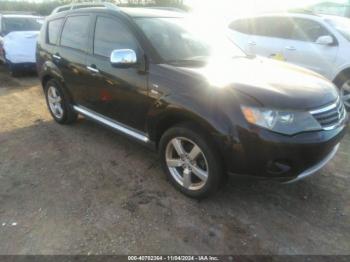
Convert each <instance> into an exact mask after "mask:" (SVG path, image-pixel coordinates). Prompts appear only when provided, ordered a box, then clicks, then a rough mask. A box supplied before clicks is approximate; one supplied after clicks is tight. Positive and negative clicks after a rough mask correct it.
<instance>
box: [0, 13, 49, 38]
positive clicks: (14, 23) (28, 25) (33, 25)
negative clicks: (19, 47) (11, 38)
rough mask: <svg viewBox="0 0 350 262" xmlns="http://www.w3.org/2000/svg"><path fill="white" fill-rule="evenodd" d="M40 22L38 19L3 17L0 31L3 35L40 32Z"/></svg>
mask: <svg viewBox="0 0 350 262" xmlns="http://www.w3.org/2000/svg"><path fill="white" fill-rule="evenodd" d="M42 22H43V21H42V19H40V18H39V17H4V18H3V22H2V31H3V33H4V34H5V35H6V34H8V33H11V32H14V31H40V28H41V25H42Z"/></svg>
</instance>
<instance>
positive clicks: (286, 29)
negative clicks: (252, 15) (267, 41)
mask: <svg viewBox="0 0 350 262" xmlns="http://www.w3.org/2000/svg"><path fill="white" fill-rule="evenodd" d="M292 29H293V23H292V22H291V21H290V20H289V19H288V18H281V17H260V18H257V19H255V21H254V24H253V31H254V34H255V35H259V36H267V37H275V38H284V39H285V38H289V37H290V35H291V32H292Z"/></svg>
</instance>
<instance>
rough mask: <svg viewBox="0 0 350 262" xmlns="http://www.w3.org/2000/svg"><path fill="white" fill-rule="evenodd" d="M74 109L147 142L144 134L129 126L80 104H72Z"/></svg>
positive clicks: (147, 139)
mask: <svg viewBox="0 0 350 262" xmlns="http://www.w3.org/2000/svg"><path fill="white" fill-rule="evenodd" d="M73 108H74V110H75V111H76V112H78V113H80V114H82V115H84V116H86V117H88V118H91V119H93V120H95V121H97V122H100V123H102V124H104V125H106V126H108V127H111V128H113V129H115V130H117V131H119V132H122V133H124V134H126V135H128V136H131V137H133V138H135V139H137V140H140V141H142V142H144V143H148V142H149V138H148V137H147V136H145V135H142V134H140V133H138V132H136V131H133V130H132V129H131V128H128V127H125V126H123V125H122V124H120V123H118V122H116V121H113V120H111V119H108V118H106V117H103V116H101V115H99V114H98V113H95V112H92V111H91V110H89V109H87V108H84V107H82V106H73Z"/></svg>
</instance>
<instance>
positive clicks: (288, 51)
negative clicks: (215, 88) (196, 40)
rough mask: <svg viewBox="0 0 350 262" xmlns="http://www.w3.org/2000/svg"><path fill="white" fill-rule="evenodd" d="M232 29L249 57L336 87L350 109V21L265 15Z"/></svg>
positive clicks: (243, 20) (305, 15)
mask: <svg viewBox="0 0 350 262" xmlns="http://www.w3.org/2000/svg"><path fill="white" fill-rule="evenodd" d="M229 27H230V29H231V30H232V39H234V41H235V43H237V45H238V46H240V47H241V48H242V49H243V50H244V51H245V52H247V53H248V54H251V55H261V56H264V57H270V58H277V59H281V60H285V61H287V62H290V63H294V64H296V65H299V66H302V67H305V68H308V69H311V70H313V71H315V72H317V73H319V74H321V75H323V76H324V77H326V78H327V79H329V80H330V81H332V82H333V83H335V84H336V85H337V86H338V88H339V89H340V90H341V94H342V99H343V101H344V103H345V105H346V107H347V108H348V109H350V59H349V58H350V19H347V18H342V17H337V16H324V15H315V14H311V13H303V14H300V13H283V14H264V15H257V16H252V17H246V18H239V19H237V20H235V21H233V22H232V23H231V24H230V26H229Z"/></svg>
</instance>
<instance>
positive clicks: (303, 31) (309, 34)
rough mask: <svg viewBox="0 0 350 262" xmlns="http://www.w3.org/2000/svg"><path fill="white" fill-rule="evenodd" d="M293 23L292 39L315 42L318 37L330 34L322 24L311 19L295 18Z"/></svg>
mask: <svg viewBox="0 0 350 262" xmlns="http://www.w3.org/2000/svg"><path fill="white" fill-rule="evenodd" d="M293 25H294V28H293V32H292V36H291V38H292V39H293V40H298V41H305V42H312V43H315V42H316V41H317V39H318V38H319V37H321V36H326V35H331V34H330V33H329V31H328V30H327V29H326V28H325V27H324V26H323V25H322V24H320V23H318V22H316V21H313V20H308V19H302V18H295V19H293Z"/></svg>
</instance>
